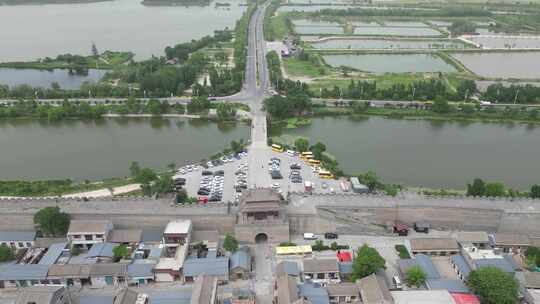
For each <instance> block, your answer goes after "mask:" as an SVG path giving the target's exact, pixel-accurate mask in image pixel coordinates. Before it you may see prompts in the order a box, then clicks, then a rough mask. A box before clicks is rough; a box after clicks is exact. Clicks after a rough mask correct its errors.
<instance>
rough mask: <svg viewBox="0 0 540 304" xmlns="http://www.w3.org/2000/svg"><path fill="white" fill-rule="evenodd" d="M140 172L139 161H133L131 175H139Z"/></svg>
mask: <svg viewBox="0 0 540 304" xmlns="http://www.w3.org/2000/svg"><path fill="white" fill-rule="evenodd" d="M139 172H141V166H139V163H138V162H135V161H133V162H131V164H130V165H129V174H130V175H131V177H135V176H137V175H139Z"/></svg>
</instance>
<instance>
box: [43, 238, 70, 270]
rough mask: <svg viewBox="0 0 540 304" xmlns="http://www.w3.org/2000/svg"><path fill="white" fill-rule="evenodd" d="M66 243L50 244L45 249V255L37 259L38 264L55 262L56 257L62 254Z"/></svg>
mask: <svg viewBox="0 0 540 304" xmlns="http://www.w3.org/2000/svg"><path fill="white" fill-rule="evenodd" d="M66 246H67V243H57V244H52V245H51V246H49V248H48V249H47V252H46V253H45V255H44V256H43V257H42V258H41V260H39V263H38V264H39V265H52V264H54V263H56V261H57V260H58V258H59V257H60V256H61V255H62V252H63V251H64V249H65V248H66Z"/></svg>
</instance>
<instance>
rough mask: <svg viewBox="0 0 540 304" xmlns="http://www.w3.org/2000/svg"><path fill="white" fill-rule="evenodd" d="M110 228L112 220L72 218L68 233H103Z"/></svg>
mask: <svg viewBox="0 0 540 304" xmlns="http://www.w3.org/2000/svg"><path fill="white" fill-rule="evenodd" d="M111 228H112V222H111V221H107V220H72V221H71V222H70V224H69V230H68V234H80V233H105V232H107V231H108V230H109V229H111Z"/></svg>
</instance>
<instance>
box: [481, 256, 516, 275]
mask: <svg viewBox="0 0 540 304" xmlns="http://www.w3.org/2000/svg"><path fill="white" fill-rule="evenodd" d="M474 264H475V265H476V267H477V268H482V267H496V268H499V269H500V270H502V271H504V272H506V273H514V272H515V269H514V267H513V265H512V264H510V263H509V262H508V261H507V260H506V259H477V260H475V261H474Z"/></svg>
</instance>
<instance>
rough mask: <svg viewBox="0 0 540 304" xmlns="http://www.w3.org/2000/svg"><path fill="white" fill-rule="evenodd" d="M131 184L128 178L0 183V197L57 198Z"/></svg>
mask: <svg viewBox="0 0 540 304" xmlns="http://www.w3.org/2000/svg"><path fill="white" fill-rule="evenodd" d="M131 183H133V181H131V180H130V179H128V178H109V179H104V180H103V181H99V182H83V183H72V182H71V181H70V180H46V181H0V195H2V196H58V195H62V194H72V193H78V192H87V191H93V190H98V189H107V188H114V187H119V186H125V185H128V184H131Z"/></svg>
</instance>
